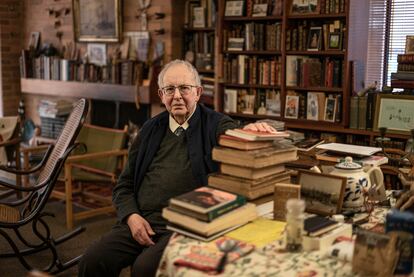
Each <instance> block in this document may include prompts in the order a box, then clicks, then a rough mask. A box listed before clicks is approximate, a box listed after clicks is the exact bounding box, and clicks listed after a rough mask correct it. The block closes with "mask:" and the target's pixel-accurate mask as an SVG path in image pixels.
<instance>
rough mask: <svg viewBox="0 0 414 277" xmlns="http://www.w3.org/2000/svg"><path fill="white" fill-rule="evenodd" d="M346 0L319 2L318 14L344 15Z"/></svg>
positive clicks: (322, 0)
mask: <svg viewBox="0 0 414 277" xmlns="http://www.w3.org/2000/svg"><path fill="white" fill-rule="evenodd" d="M347 1H348V0H319V5H320V9H319V13H320V14H335V13H345V7H346V2H347Z"/></svg>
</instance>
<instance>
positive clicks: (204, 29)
mask: <svg viewBox="0 0 414 277" xmlns="http://www.w3.org/2000/svg"><path fill="white" fill-rule="evenodd" d="M184 31H185V32H215V31H216V29H215V28H214V27H205V28H190V27H185V28H184Z"/></svg>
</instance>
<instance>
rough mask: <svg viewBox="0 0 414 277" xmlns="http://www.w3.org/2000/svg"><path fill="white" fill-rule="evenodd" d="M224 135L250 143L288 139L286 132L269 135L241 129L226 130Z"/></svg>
mask: <svg viewBox="0 0 414 277" xmlns="http://www.w3.org/2000/svg"><path fill="white" fill-rule="evenodd" d="M225 134H226V135H228V136H233V137H237V138H242V139H245V140H251V141H263V140H264V141H266V140H275V139H279V138H286V137H289V134H288V133H286V132H276V133H269V132H258V131H251V130H243V129H230V130H226V133H225Z"/></svg>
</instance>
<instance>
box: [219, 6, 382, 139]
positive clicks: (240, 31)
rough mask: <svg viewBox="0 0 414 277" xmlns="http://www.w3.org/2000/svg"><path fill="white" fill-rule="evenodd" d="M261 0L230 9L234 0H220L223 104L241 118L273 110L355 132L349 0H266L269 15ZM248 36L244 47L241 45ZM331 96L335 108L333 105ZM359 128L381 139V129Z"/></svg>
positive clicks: (305, 124) (317, 126)
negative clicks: (305, 6)
mask: <svg viewBox="0 0 414 277" xmlns="http://www.w3.org/2000/svg"><path fill="white" fill-rule="evenodd" d="M254 2H255V1H251V0H246V1H244V3H245V5H244V7H243V15H242V16H226V1H220V3H219V13H218V14H219V16H218V18H219V19H220V20H219V21H218V25H217V38H218V40H219V41H218V43H217V45H218V49H217V51H216V53H217V56H218V59H217V60H218V61H219V66H217V67H216V78H217V79H218V80H219V84H218V86H217V87H218V91H217V98H218V100H219V101H217V107H218V110H219V111H222V112H225V113H227V114H229V115H231V116H232V117H236V118H239V119H241V120H243V119H244V120H251V119H262V118H272V119H276V120H283V121H285V122H286V126H287V127H289V128H295V129H302V130H313V131H324V132H329V131H331V132H334V133H335V132H340V133H346V134H353V133H355V132H353V131H349V132H348V131H346V130H347V129H346V127H347V126H348V123H349V104H348V103H349V97H350V88H349V86H348V83H349V80H350V74H349V65H348V47H347V43H348V26H349V24H348V23H349V22H348V20H349V0H335V1H334V0H332V1H329V0H319V1H318V6H317V7H316V10H311V8H310V7H309V9H310V11H309V12H307V13H302V11H298V10H295V9H296V8H297V7H296V6H295V8H292V5H291V3H292V1H290V0H276V1H271V2H272V4H273V5H270V4H269V3H270V2H269V1H267V2H266V1H265V2H266V3H268V4H267V9H268V10H267V16H255V14H254V13H255V7H254V6H255V5H256V4H254ZM260 3H262V2H260ZM293 3H294V1H293ZM299 8H301V7H299ZM310 13H312V14H310ZM313 34H315V36H316V38H317V40H316V44H315V43H314V42H313V41H312V39H313V36H312V35H313ZM234 38H237V39H234ZM238 39H239V40H238ZM240 39H241V40H242V41H243V42H242V48H240V49H235V48H237V47H239V46H237V45H236V43H237V42H238V41H239V42H240ZM260 41H264V42H263V43H260ZM313 44H315V45H313ZM234 45H236V46H234ZM229 48H230V49H229ZM292 65H293V66H292ZM256 68H258V70H255V69H256ZM314 72H317V73H318V75H319V76H316V75H315V74H313V75H312V73H314ZM312 76H313V77H312ZM311 78H313V79H311ZM312 94H315V95H316V96H315V97H320V99H319V98H318V99H317V101H318V108H319V112H318V114H317V117H315V116H314V117H313V118H312V117H309V116H308V112H307V110H308V104H307V102H308V100H309V101H311V100H312V98H309V95H312ZM251 95H254V96H251ZM328 98H329V99H330V100H329V101H327V100H326V99H328ZM229 99H230V100H229ZM234 99H236V104H235V103H234ZM291 99H293V100H294V101H293V103H296V106H294V107H295V110H296V111H295V113H294V114H293V115H287V114H286V113H285V112H286V111H285V110H286V107H287V104H286V102H287V101H289V100H291ZM331 99H333V100H331ZM226 101H233V102H232V103H228V102H226ZM249 101H250V102H251V103H249ZM295 101H296V102H295ZM263 103H265V104H263ZM325 103H328V105H330V106H328V107H329V108H332V106H333V107H334V108H333V110H332V111H330V110H329V108H328V111H325ZM263 106H264V108H265V109H266V111H265V112H264V109H263ZM246 107H247V108H246ZM260 108H262V109H261V111H260V112H259V109H260ZM321 110H322V111H321ZM325 113H328V116H327V117H325ZM310 126H311V127H310ZM356 135H362V136H368V137H369V138H370V140H373V138H374V136H376V135H377V134H376V133H375V132H370V131H366V132H359V131H358V134H356Z"/></svg>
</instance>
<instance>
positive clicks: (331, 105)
mask: <svg viewBox="0 0 414 277" xmlns="http://www.w3.org/2000/svg"><path fill="white" fill-rule="evenodd" d="M336 106H337V100H336V97H327V98H326V99H325V111H324V118H323V119H324V120H325V121H328V122H335V114H336Z"/></svg>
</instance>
